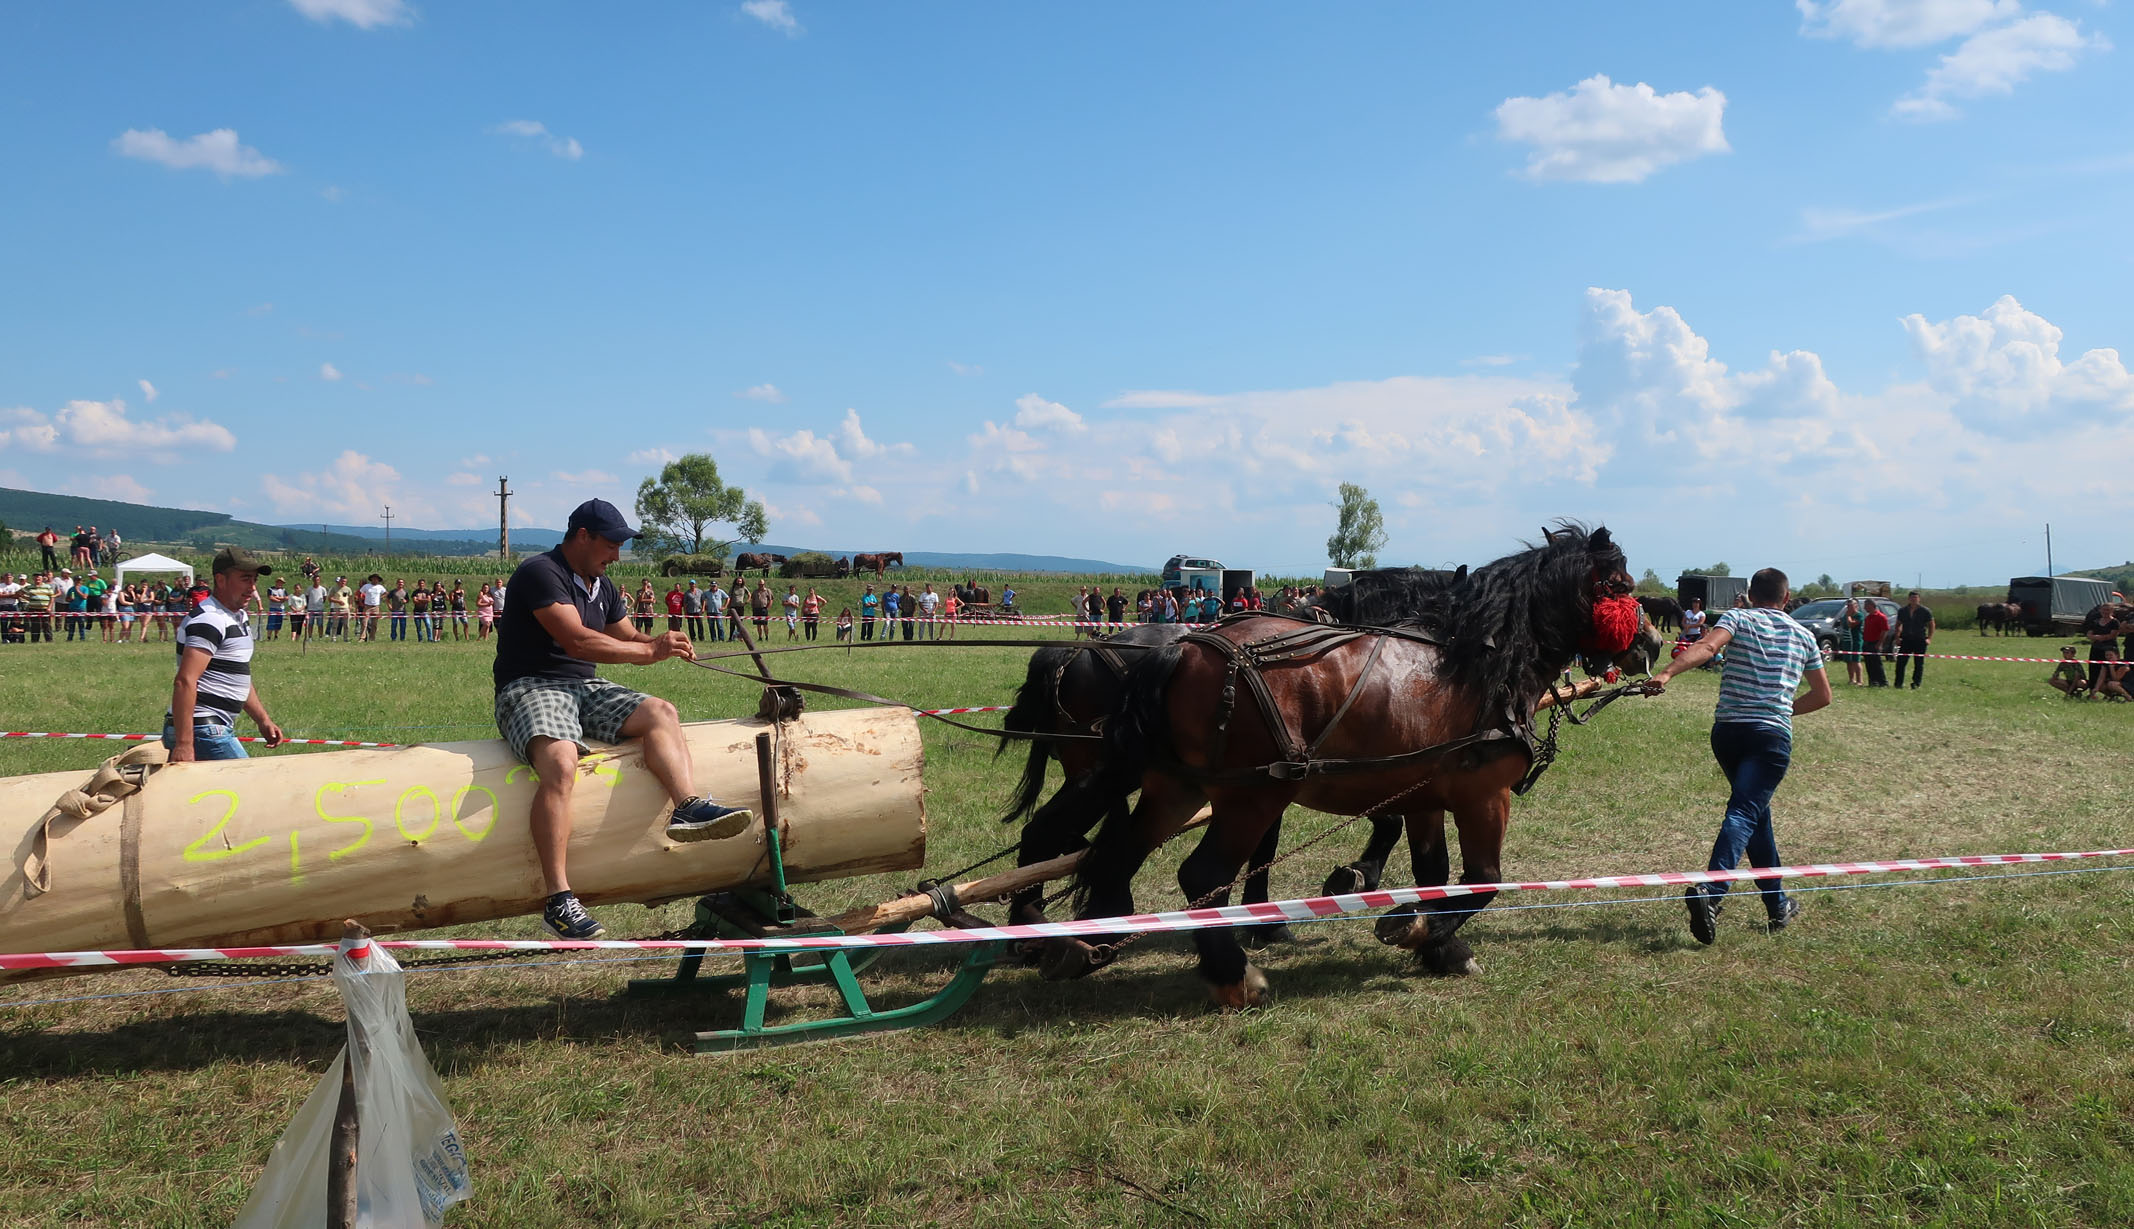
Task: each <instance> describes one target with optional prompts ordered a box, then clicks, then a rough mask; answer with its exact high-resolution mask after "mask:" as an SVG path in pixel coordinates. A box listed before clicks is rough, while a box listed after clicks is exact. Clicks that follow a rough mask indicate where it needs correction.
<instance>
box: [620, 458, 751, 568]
mask: <svg viewBox="0 0 2134 1229" xmlns="http://www.w3.org/2000/svg"><path fill="white" fill-rule="evenodd" d="M637 519H638V521H639V522H640V527H641V528H642V529H643V530H644V531H645V536H644V537H643V538H641V539H639V540H638V544H637V546H636V547H635V549H636V550H637V551H638V552H639V553H641V554H653V555H663V554H672V553H675V552H686V553H688V554H692V555H697V554H705V553H707V546H706V543H707V542H709V544H710V545H709V547H708V553H710V554H714V555H724V554H725V553H726V551H727V549H728V548H729V547H731V546H732V545H733V542H732V541H725V542H721V541H717V540H714V539H711V538H709V537H708V536H707V535H708V531H709V530H710V528H711V527H712V526H713V525H719V524H732V525H734V526H735V527H736V528H737V529H739V530H740V533H741V536H742V537H744V538H747V539H748V540H750V541H752V542H753V541H757V540H759V539H760V538H761V537H762V535H763V534H764V533H766V532H768V531H769V523H768V521H767V520H766V518H765V516H764V512H763V502H762V501H761V500H755V499H750V498H749V497H748V492H747V491H744V490H742V489H741V488H740V487H738V486H728V485H726V484H725V483H724V482H721V481H720V480H719V463H718V462H717V461H714V460H712V459H711V457H710V455H709V454H707V453H701V452H692V453H690V454H689V455H688V456H685V457H681V458H679V459H677V460H673V461H669V462H667V464H666V465H665V466H664V467H662V468H661V469H660V471H659V477H658V478H656V479H655V478H647V479H645V480H644V482H643V483H642V484H640V485H639V486H638V488H637Z"/></svg>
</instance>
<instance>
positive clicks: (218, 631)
mask: <svg viewBox="0 0 2134 1229" xmlns="http://www.w3.org/2000/svg"><path fill="white" fill-rule="evenodd" d="M187 649H206V650H207V651H208V653H209V654H210V655H211V656H210V658H209V661H208V664H207V669H206V670H203V671H201V674H200V689H199V698H198V699H197V700H196V701H195V702H194V704H195V706H194V708H193V720H194V721H201V720H215V719H217V718H218V717H219V718H220V719H221V720H224V721H228V722H230V723H231V724H235V723H236V718H237V714H239V713H241V712H243V711H244V707H245V701H246V700H247V699H248V698H250V697H251V695H252V625H251V623H250V622H248V621H247V620H246V618H245V612H244V611H242V610H236V611H233V610H231V609H229V608H228V607H226V606H224V605H223V604H222V603H221V602H218V601H216V600H215V598H214V595H213V594H210V595H208V596H207V597H205V598H203V599H201V602H200V606H199V609H197V610H195V611H193V613H192V614H190V615H187V616H186V619H185V622H183V623H181V624H179V625H178V660H179V661H181V662H182V661H184V660H185V651H186V650H187ZM163 716H164V719H165V720H168V719H169V718H170V716H171V714H170V713H169V712H168V711H167V710H166V711H165V712H164V714H163Z"/></svg>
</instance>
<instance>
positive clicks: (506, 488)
mask: <svg viewBox="0 0 2134 1229" xmlns="http://www.w3.org/2000/svg"><path fill="white" fill-rule="evenodd" d="M496 553H497V555H498V556H499V557H500V558H502V559H503V560H504V561H505V562H506V563H509V562H510V561H511V479H509V478H507V477H505V476H503V475H502V474H499V475H497V480H496Z"/></svg>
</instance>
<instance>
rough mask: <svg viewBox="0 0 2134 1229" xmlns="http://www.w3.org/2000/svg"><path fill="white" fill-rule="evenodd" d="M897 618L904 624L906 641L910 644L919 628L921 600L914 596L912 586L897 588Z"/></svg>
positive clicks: (899, 586)
mask: <svg viewBox="0 0 2134 1229" xmlns="http://www.w3.org/2000/svg"><path fill="white" fill-rule="evenodd" d="M897 618H898V619H899V620H901V621H902V622H903V624H904V639H905V641H906V643H909V642H910V641H911V639H912V634H913V633H914V632H916V631H917V630H918V627H919V599H918V598H916V597H913V596H912V592H911V586H910V585H898V586H897Z"/></svg>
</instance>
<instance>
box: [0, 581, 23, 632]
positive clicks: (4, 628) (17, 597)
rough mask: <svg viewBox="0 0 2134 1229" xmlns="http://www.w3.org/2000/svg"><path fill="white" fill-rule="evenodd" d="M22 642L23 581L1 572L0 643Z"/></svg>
mask: <svg viewBox="0 0 2134 1229" xmlns="http://www.w3.org/2000/svg"><path fill="white" fill-rule="evenodd" d="M21 643H22V582H21V581H19V580H16V579H15V574H14V573H13V572H0V644H21Z"/></svg>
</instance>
